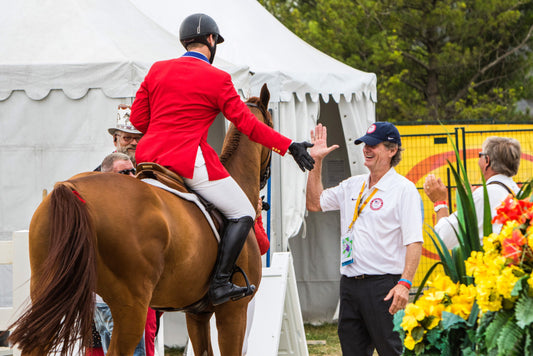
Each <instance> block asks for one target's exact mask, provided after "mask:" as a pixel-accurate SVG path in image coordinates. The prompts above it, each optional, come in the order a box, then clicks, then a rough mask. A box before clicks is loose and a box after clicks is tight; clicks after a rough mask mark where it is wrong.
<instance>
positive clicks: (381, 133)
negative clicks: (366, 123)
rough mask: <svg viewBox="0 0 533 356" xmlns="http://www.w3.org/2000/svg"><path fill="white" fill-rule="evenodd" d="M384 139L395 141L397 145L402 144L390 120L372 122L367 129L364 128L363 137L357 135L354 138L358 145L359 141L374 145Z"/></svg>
mask: <svg viewBox="0 0 533 356" xmlns="http://www.w3.org/2000/svg"><path fill="white" fill-rule="evenodd" d="M384 141H387V142H392V143H397V144H398V146H401V145H402V140H401V139H400V133H399V132H398V129H397V128H396V126H394V125H393V124H391V123H390V122H375V123H373V124H372V125H370V127H369V128H368V130H366V134H365V135H364V136H363V137H359V138H358V139H357V140H355V144H356V145H358V144H360V143H361V142H364V143H366V144H367V145H369V146H375V145H377V144H379V143H380V142H384Z"/></svg>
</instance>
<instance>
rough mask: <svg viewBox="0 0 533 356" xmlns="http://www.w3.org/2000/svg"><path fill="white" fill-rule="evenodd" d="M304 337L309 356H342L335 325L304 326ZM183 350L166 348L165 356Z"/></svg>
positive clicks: (179, 353) (178, 355)
mask: <svg viewBox="0 0 533 356" xmlns="http://www.w3.org/2000/svg"><path fill="white" fill-rule="evenodd" d="M304 329H305V337H306V339H307V342H308V345H307V348H308V350H309V356H316V355H325V356H340V355H342V352H341V346H340V343H339V337H338V336H337V324H336V323H335V324H331V323H326V324H321V325H311V324H305V325H304ZM184 351H185V350H184V348H176V347H166V346H165V356H182V355H183V353H184Z"/></svg>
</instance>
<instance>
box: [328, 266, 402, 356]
mask: <svg viewBox="0 0 533 356" xmlns="http://www.w3.org/2000/svg"><path fill="white" fill-rule="evenodd" d="M400 277H401V276H400V275H392V274H386V275H379V276H364V278H361V279H356V278H348V277H346V276H342V277H341V283H340V310H339V326H338V332H339V339H340V342H341V348H342V354H343V355H344V356H372V352H373V350H374V348H376V350H377V351H378V354H379V355H380V356H396V355H401V353H402V349H403V347H402V342H401V339H400V335H399V334H398V333H397V332H394V331H392V329H393V315H391V314H390V313H389V308H390V306H391V304H392V298H391V299H390V300H388V301H384V300H383V298H385V296H386V295H387V294H388V293H389V291H390V290H391V289H392V288H393V287H394V286H395V285H396V284H397V283H398V280H399V279H400Z"/></svg>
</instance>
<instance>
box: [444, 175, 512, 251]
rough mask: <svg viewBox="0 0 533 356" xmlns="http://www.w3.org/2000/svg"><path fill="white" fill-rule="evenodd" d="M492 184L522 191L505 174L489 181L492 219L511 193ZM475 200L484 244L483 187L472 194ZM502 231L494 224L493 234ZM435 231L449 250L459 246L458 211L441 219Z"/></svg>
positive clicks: (480, 236)
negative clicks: (457, 233) (457, 232)
mask: <svg viewBox="0 0 533 356" xmlns="http://www.w3.org/2000/svg"><path fill="white" fill-rule="evenodd" d="M492 182H500V183H503V184H505V186H507V187H508V188H509V189H511V191H512V192H513V193H514V194H516V193H518V191H519V190H520V188H519V187H518V185H516V183H515V182H514V181H513V178H511V177H508V176H506V175H503V174H496V175H494V176H492V177H490V178H489V179H488V180H487V193H488V195H489V204H490V210H491V217H493V218H494V217H495V216H496V208H497V207H498V206H499V205H500V204H501V202H502V201H504V200H505V198H507V196H508V195H509V191H508V190H507V189H505V188H504V187H502V186H501V185H498V184H491V183H492ZM472 198H473V199H474V206H475V208H476V215H477V227H478V230H479V240H480V241H481V244H483V214H484V210H485V202H484V199H483V187H478V188H477V189H476V190H474V191H473V192H472ZM501 229H502V224H492V232H494V233H496V234H498V233H499V232H500V230H501ZM435 231H436V232H437V234H439V237H440V238H441V239H442V240H443V241H444V243H445V244H446V247H447V248H449V249H452V248H454V247H455V246H458V245H459V241H458V240H457V235H456V234H455V232H456V231H459V221H458V220H457V211H455V212H454V213H453V214H451V215H450V216H448V217H444V218H442V219H440V220H439V221H438V222H437V224H436V225H435Z"/></svg>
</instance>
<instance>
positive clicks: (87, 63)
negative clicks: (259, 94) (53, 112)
mask: <svg viewBox="0 0 533 356" xmlns="http://www.w3.org/2000/svg"><path fill="white" fill-rule="evenodd" d="M0 28H1V31H2V32H1V33H2V36H0V48H2V53H1V54H0V101H1V100H5V99H6V98H8V97H9V96H10V95H11V92H12V91H13V90H24V91H25V92H26V94H27V95H28V96H29V97H30V98H32V99H34V100H41V99H43V98H44V97H46V96H47V95H48V93H49V92H50V90H52V89H61V90H63V92H64V93H65V95H67V96H68V97H69V98H71V99H79V98H81V97H83V96H85V95H86V94H87V91H88V90H89V89H91V88H101V89H102V90H103V91H104V93H105V94H106V95H107V96H109V97H112V98H119V97H122V98H124V97H133V96H134V95H135V91H136V90H137V88H138V87H139V85H140V83H141V82H142V80H143V79H144V76H145V75H146V72H147V71H148V69H149V68H150V66H151V64H152V63H153V62H155V61H157V60H164V59H169V58H175V57H178V56H180V55H181V54H182V53H183V52H184V49H183V48H182V46H181V44H180V43H179V41H178V40H177V38H176V36H174V35H172V34H171V33H169V32H167V31H165V30H164V29H163V28H161V27H160V26H159V25H157V24H156V23H154V22H153V21H152V20H150V19H149V18H147V17H146V16H145V15H144V14H143V13H141V12H140V11H139V10H137V9H136V8H135V6H133V5H132V4H131V3H130V2H129V1H127V0H114V1H105V0H94V1H68V0H55V1H38V0H21V1H8V0H5V1H2V11H1V12H0ZM220 57H222V56H219V58H217V61H216V65H217V66H218V67H220V68H222V69H223V70H225V71H227V72H229V73H230V74H231V75H232V76H233V79H234V83H235V85H236V87H237V88H239V89H243V88H245V87H246V86H247V83H248V80H249V73H248V67H247V66H244V65H243V66H235V65H232V64H230V63H229V62H227V61H225V60H223V59H222V58H220Z"/></svg>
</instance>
